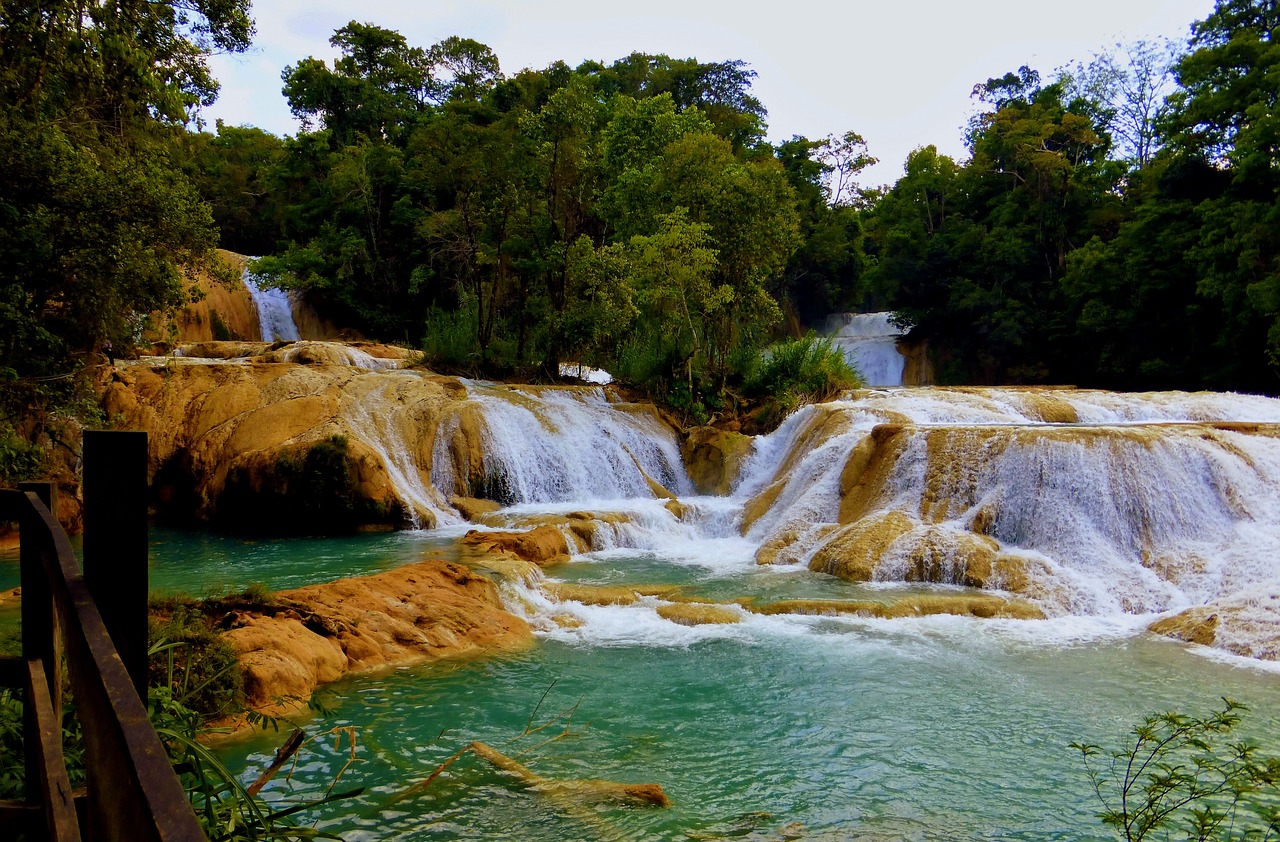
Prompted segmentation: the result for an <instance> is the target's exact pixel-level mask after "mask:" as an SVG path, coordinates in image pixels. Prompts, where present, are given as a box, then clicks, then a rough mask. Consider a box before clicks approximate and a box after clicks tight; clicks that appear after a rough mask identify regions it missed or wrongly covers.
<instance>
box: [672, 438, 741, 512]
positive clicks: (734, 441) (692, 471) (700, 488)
mask: <svg viewBox="0 0 1280 842" xmlns="http://www.w3.org/2000/svg"><path fill="white" fill-rule="evenodd" d="M751 449H752V439H751V437H750V436H744V435H743V434H742V433H737V432H726V431H724V430H720V429H717V428H715V427H694V428H693V429H692V430H690V431H689V433H688V435H686V436H685V440H684V444H683V445H681V447H680V455H681V456H682V457H684V464H685V469H686V470H687V471H688V472H689V479H691V480H693V487H694V488H695V489H696V490H697V492H698V493H699V494H716V495H719V496H721V497H723V496H725V495H726V494H728V493H729V491H730V490H731V489H732V488H733V484H734V482H735V481H736V480H737V478H738V471H739V470H740V469H741V467H742V463H743V460H744V459H745V458H746V457H747V456H749V455H750V454H751Z"/></svg>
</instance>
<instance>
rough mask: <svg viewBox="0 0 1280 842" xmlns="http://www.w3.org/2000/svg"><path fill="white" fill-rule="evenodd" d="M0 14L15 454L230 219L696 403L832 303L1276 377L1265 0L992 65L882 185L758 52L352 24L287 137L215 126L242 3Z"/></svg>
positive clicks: (961, 329) (1279, 305) (1009, 366)
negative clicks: (45, 413)
mask: <svg viewBox="0 0 1280 842" xmlns="http://www.w3.org/2000/svg"><path fill="white" fill-rule="evenodd" d="M0 27H2V31H3V36H4V37H3V39H0V96H3V101H4V103H5V106H6V107H5V108H3V109H0V219H2V220H3V224H2V225H0V398H2V399H0V406H3V407H4V418H0V433H3V436H4V440H5V441H6V444H5V447H6V448H7V450H6V452H7V453H10V457H12V458H9V457H6V458H7V462H13V463H14V464H15V465H18V464H19V463H22V464H25V462H23V461H22V458H20V457H21V454H20V453H19V451H20V450H21V448H20V446H19V444H18V439H19V438H21V436H20V435H19V432H22V431H21V430H19V428H20V427H22V423H21V419H20V418H18V415H19V414H20V413H19V411H18V410H19V409H25V408H29V407H31V406H33V405H38V404H40V403H41V402H50V403H57V401H59V400H63V401H65V400H69V399H70V397H71V393H72V391H73V390H72V388H71V386H70V385H67V384H69V383H70V382H72V381H73V380H74V375H75V373H76V372H77V371H79V370H81V368H82V367H83V366H84V365H85V364H86V363H87V362H91V361H93V360H97V359H100V357H97V356H96V355H97V354H99V353H100V352H101V351H102V350H103V349H104V348H108V349H109V348H115V349H127V348H128V347H129V346H130V345H131V344H132V343H133V342H134V341H135V339H136V338H137V337H138V335H139V331H140V328H141V327H143V326H145V322H146V320H147V319H148V317H149V316H148V314H152V313H155V312H162V311H164V310H165V309H167V308H172V307H174V306H176V305H178V304H180V303H182V302H183V301H184V300H185V297H186V295H187V293H186V291H185V290H184V288H183V284H182V281H181V279H182V277H183V272H184V271H187V270H189V269H191V268H192V267H194V266H198V265H200V264H201V263H207V261H208V260H209V257H210V254H211V249H212V248H213V246H214V245H215V243H220V244H221V245H223V246H225V247H227V248H230V249H232V250H234V251H239V252H242V253H247V254H255V255H265V257H264V259H263V260H262V261H261V263H260V266H259V269H260V270H261V271H262V272H264V273H266V274H267V275H268V276H269V277H271V278H273V279H274V280H275V282H276V283H278V284H280V285H282V286H285V287H288V288H291V289H295V290H298V291H300V292H301V293H302V294H304V295H305V296H306V297H307V298H308V299H309V301H310V302H311V303H312V304H313V305H314V306H315V307H316V308H317V309H319V310H320V311H321V312H322V314H324V315H326V316H328V317H330V318H332V319H334V320H335V321H337V322H339V323H342V324H346V325H349V326H351V327H354V328H356V329H358V330H360V331H361V332H363V333H364V334H365V335H367V336H370V337H371V338H378V339H382V340H387V341H398V342H403V343H407V344H410V345H413V346H415V347H420V348H423V349H424V350H426V351H427V353H428V356H429V358H430V360H431V362H432V364H433V365H435V366H437V367H439V368H442V369H446V370H454V371H460V372H468V373H472V374H484V375H486V376H500V377H502V376H505V377H526V378H535V379H554V378H555V377H556V376H557V374H558V366H559V364H560V363H561V362H565V361H574V362H581V363H586V364H594V365H598V366H602V367H604V368H607V369H609V370H610V371H612V372H613V373H614V374H615V375H617V376H619V377H621V378H622V379H624V380H629V381H631V382H632V383H634V384H635V385H638V386H640V387H641V388H643V389H645V390H647V391H648V392H649V393H650V394H652V395H654V396H657V397H659V398H661V399H663V400H667V401H668V402H670V403H672V404H673V405H676V406H677V407H683V408H686V409H692V410H697V412H695V414H705V413H707V412H710V411H714V410H715V409H717V408H718V407H719V406H721V405H722V404H723V403H724V402H725V401H726V400H727V399H730V398H732V397H733V396H734V395H736V394H739V393H741V392H743V391H745V390H747V384H749V383H753V382H754V383H759V382H760V378H759V376H758V372H759V370H760V366H761V364H762V361H763V360H764V357H762V354H761V351H762V349H764V348H766V347H767V346H768V345H770V344H771V343H773V342H776V341H778V340H779V339H782V338H785V337H788V336H790V337H800V336H802V335H803V334H804V333H805V331H806V330H807V329H810V328H814V327H818V328H820V327H821V324H822V321H823V319H824V317H825V316H826V314H828V313H830V312H833V311H838V310H844V309H857V310H872V309H892V310H896V311H897V312H898V313H899V314H900V317H901V319H902V320H903V322H904V324H906V325H908V326H909V327H910V328H911V333H910V337H911V339H912V340H916V341H922V342H927V343H928V347H929V349H930V353H931V354H932V355H933V357H934V358H935V361H936V362H937V370H938V372H939V376H940V378H941V380H942V381H943V382H948V383H975V384H999V383H1037V382H1038V383H1045V382H1057V383H1074V384H1078V385H1083V386H1097V387H1106V388H1116V389H1159V388H1182V389H1220V390H1222V389H1233V390H1245V391H1257V392H1264V393H1276V392H1277V391H1280V389H1278V388H1277V387H1278V385H1280V383H1278V381H1277V378H1276V374H1277V367H1276V364H1277V359H1278V356H1277V355H1280V117H1277V114H1278V113H1280V108H1277V105H1278V103H1277V101H1276V100H1277V97H1278V96H1280V93H1278V89H1277V86H1276V84H1275V79H1276V78H1277V76H1280V43H1277V35H1278V33H1280V8H1278V7H1277V3H1276V2H1275V0H1219V2H1218V3H1217V4H1216V6H1215V8H1214V10H1213V12H1212V13H1211V14H1210V15H1209V16H1208V17H1207V18H1206V19H1205V20H1203V21H1199V22H1197V23H1195V24H1194V25H1193V27H1192V35H1191V37H1190V38H1189V40H1188V41H1187V42H1186V43H1165V42H1139V43H1136V44H1128V45H1117V46H1116V47H1115V48H1112V49H1109V50H1106V51H1103V52H1102V53H1100V54H1098V55H1095V56H1093V57H1092V58H1090V59H1088V60H1085V61H1081V62H1078V63H1077V64H1075V65H1072V66H1070V67H1064V68H1057V69H1053V70H1046V71H1043V72H1041V71H1037V70H1035V69H1032V68H1030V67H1021V68H1018V69H1016V70H1013V71H1011V72H1009V73H1008V74H1006V75H1005V76H1002V77H999V78H992V79H988V80H985V81H981V82H979V84H977V85H976V86H975V88H974V107H975V113H974V114H973V115H971V117H970V119H969V122H968V125H967V132H966V141H967V145H968V157H965V158H962V159H952V158H951V157H948V156H946V155H943V154H940V153H939V152H938V151H937V148H936V147H933V146H927V145H926V146H922V147H920V148H919V149H917V150H915V151H914V152H912V153H911V155H910V156H909V157H908V159H907V161H906V162H905V165H904V169H903V175H902V177H901V178H900V179H899V180H898V181H897V182H896V183H895V184H893V185H885V186H882V187H870V186H867V185H863V184H861V183H860V179H861V175H860V174H861V172H862V170H864V169H865V167H866V166H867V165H868V164H870V163H871V162H872V161H873V160H874V159H873V158H872V157H871V155H870V152H869V150H868V149H867V146H866V144H865V143H864V142H863V140H862V138H861V137H860V136H859V135H858V134H857V133H856V132H855V131H848V132H846V133H844V134H843V135H840V136H831V137H827V138H818V139H810V138H804V137H792V138H790V139H789V140H785V141H781V142H775V143H771V142H769V141H768V140H767V138H766V128H767V127H766V122H765V120H766V116H767V114H766V110H765V107H764V105H763V104H762V103H761V102H760V101H759V100H758V99H756V97H755V96H753V94H752V92H751V86H752V80H753V78H754V77H755V72H754V71H753V70H751V69H750V67H749V66H748V65H747V64H746V63H745V62H743V61H741V60H732V59H731V60H721V61H702V60H699V59H695V58H684V59H679V58H672V57H669V56H665V55H649V54H643V53H633V54H631V55H629V56H626V57H623V58H620V59H617V60H613V61H610V62H604V61H588V62H585V63H583V64H580V65H578V66H577V67H570V66H568V65H567V64H565V63H563V62H556V63H554V64H552V65H550V66H549V67H546V68H543V69H540V70H539V69H523V70H519V71H517V72H514V73H505V72H504V71H503V70H502V68H501V66H500V63H499V59H498V57H497V56H496V55H495V54H494V53H493V52H492V51H491V50H490V49H489V48H488V47H486V46H485V45H483V44H480V43H478V42H475V41H473V40H469V39H466V38H459V37H446V38H443V39H442V40H441V41H439V42H438V43H435V44H432V45H413V44H410V43H408V41H407V40H406V39H405V38H404V37H403V36H401V35H400V34H398V33H396V32H394V31H391V30H388V29H384V28H382V27H379V26H377V25H375V24H372V23H361V22H357V21H352V22H351V23H349V24H347V25H346V26H344V27H342V28H341V29H339V30H338V31H336V32H335V33H334V34H333V37H332V39H331V42H332V44H333V45H334V46H335V47H336V48H337V49H338V50H339V52H340V56H339V57H338V58H337V59H335V60H333V61H331V62H326V61H322V60H320V59H316V58H307V57H299V59H298V60H297V61H296V62H295V63H294V64H291V65H290V66H288V67H287V68H286V69H285V71H284V73H283V78H282V92H283V95H284V96H285V97H286V99H287V101H288V103H289V106H290V108H291V109H292V110H293V112H294V114H295V115H296V116H297V117H298V119H299V121H300V124H301V126H302V128H301V130H300V131H298V132H297V133H296V134H294V135H293V136H289V137H276V136H273V135H271V134H269V133H267V132H264V131H262V130H260V129H256V128H251V127H234V126H228V125H222V124H219V125H217V126H216V127H212V130H204V129H202V128H200V126H199V124H198V123H197V122H195V119H196V117H197V116H198V113H199V109H200V107H201V106H202V105H204V104H207V103H208V102H210V101H211V100H212V98H213V97H214V95H215V94H216V91H217V83H216V80H214V79H213V78H212V77H211V76H210V74H209V71H208V67H207V64H206V57H207V56H208V54H209V53H210V51H212V50H232V51H234V50H241V49H244V48H246V47H247V46H248V45H249V44H250V41H251V37H252V22H251V19H250V17H249V8H248V0H225V2H224V0H196V2H192V3H185V2H184V3H177V2H159V3H156V2H145V3H144V2H141V0H60V1H59V2H49V1H48V0H46V2H39V3H37V2H33V1H32V0H26V1H25V2H20V1H19V0H5V2H4V3H3V6H0ZM957 116H958V117H959V116H960V115H957ZM24 429H25V428H24ZM14 454H17V455H14ZM7 462H6V463H7Z"/></svg>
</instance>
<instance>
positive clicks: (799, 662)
mask: <svg viewBox="0 0 1280 842" xmlns="http://www.w3.org/2000/svg"><path fill="white" fill-rule="evenodd" d="M455 537H456V533H455ZM455 537H450V536H449V535H442V534H431V533H416V534H415V533H398V534H390V535H372V536H360V537H357V538H351V539H315V540H266V541H252V542H246V541H243V540H239V539H235V538H231V537H227V536H219V535H214V534H209V533H200V532H178V531H172V530H164V529H155V530H153V533H152V562H151V565H152V568H151V569H152V580H153V586H154V587H155V588H156V589H157V590H161V591H185V592H189V593H197V594H199V593H214V592H222V591H228V590H234V589H239V588H243V587H244V586H245V585H247V584H249V583H252V582H262V583H264V584H267V585H268V586H270V587H273V588H280V587H290V586H297V585H301V584H306V583H308V582H313V581H324V580H327V579H332V578H335V577H337V576H340V575H354V574H361V573H370V572H376V571H378V570H383V569H388V568H391V567H394V566H397V565H400V564H403V563H407V562H410V561H416V560H418V559H420V558H422V557H424V556H425V555H428V554H430V555H434V556H443V557H450V558H457V557H458V554H457V550H456V546H455ZM742 552H746V550H744V549H743V548H742V547H739V546H736V545H735V544H734V543H733V542H732V541H729V542H727V543H725V542H722V543H721V544H718V545H715V548H714V552H713V553H709V554H708V553H705V552H704V553H703V554H702V555H699V553H698V552H690V553H687V554H686V555H685V556H684V557H682V558H679V559H673V558H671V557H664V556H663V555H662V554H661V553H655V552H637V551H624V550H614V551H610V552H606V553H601V554H597V555H595V556H589V557H586V559H585V560H584V561H581V562H576V563H574V564H571V565H566V566H562V567H561V568H559V569H555V570H552V571H551V573H552V574H553V575H554V576H555V577H556V578H558V579H561V580H565V581H573V582H578V583H584V584H618V583H622V582H635V583H641V582H643V583H649V584H657V583H675V584H680V585H682V586H683V587H684V589H685V591H686V593H689V594H696V595H701V596H704V597H706V598H708V599H730V598H734V597H741V596H745V595H755V596H756V597H757V598H759V599H760V600H762V601H770V600H774V599H782V598H810V597H825V598H863V597H867V596H876V595H880V596H885V595H892V594H893V593H895V592H893V591H889V592H886V589H885V588H884V587H867V586H854V585H849V584H847V583H844V582H841V581H838V580H836V579H833V578H831V577H826V576H819V575H814V574H810V573H808V572H807V571H797V570H795V569H787V568H783V569H778V568H760V567H756V566H755V565H753V564H745V563H740V562H741V561H742V559H738V558H736V554H739V553H742ZM699 559H701V561H699ZM10 574H12V575H13V576H14V577H15V578H16V559H10V558H2V559H0V575H10ZM15 583H16V581H15ZM0 584H3V580H0ZM952 590H954V589H952ZM556 610H558V611H566V610H567V611H569V612H570V613H574V614H576V615H577V616H578V617H579V618H580V619H581V620H582V621H583V625H582V627H581V628H576V629H560V628H557V627H554V626H552V625H550V624H547V623H545V622H544V618H542V617H541V616H540V615H539V614H538V613H537V611H534V612H533V613H532V614H531V615H530V616H531V620H532V621H533V622H535V624H541V628H542V629H543V630H542V631H541V632H540V633H539V637H540V640H539V643H538V644H537V645H536V647H535V648H534V649H532V650H530V651H528V652H526V653H523V654H520V655H517V656H510V657H502V658H494V659H488V660H481V661H467V662H461V663H446V664H434V665H424V666H419V667H414V668H402V669H395V670H389V671H386V672H382V673H377V674H370V675H362V676H357V677H352V678H348V679H346V680H344V681H342V682H339V683H337V684H334V685H330V686H329V687H327V688H325V689H324V690H323V691H322V692H321V694H320V697H321V699H322V700H323V702H324V704H325V705H326V706H328V707H330V708H331V709H332V713H331V714H330V715H329V716H326V717H319V716H314V717H309V716H304V717H303V718H302V721H303V723H304V724H305V725H306V727H307V728H308V730H309V731H310V732H312V733H323V732H329V731H331V730H333V729H342V728H351V729H353V732H354V734H355V739H356V746H357V749H356V759H355V762H354V763H352V764H351V765H350V767H349V768H347V769H346V770H345V771H343V772H342V777H341V780H340V782H339V783H338V788H339V789H344V788H346V787H349V786H363V787H365V788H366V789H365V793H364V794H363V795H362V796H361V797H359V798H358V799H355V800H351V801H344V802H341V803H339V804H336V805H332V806H331V807H329V808H326V809H325V810H324V811H322V812H321V814H320V816H319V818H318V824H319V826H320V827H322V828H324V829H327V830H332V831H335V832H339V833H342V834H343V836H344V838H346V839H349V840H374V839H378V840H383V839H397V840H414V839H432V840H434V839H494V840H496V839H521V840H534V841H535V842H538V841H539V840H547V841H548V842H550V840H579V839H581V840H594V839H620V840H633V839H634V840H684V839H730V838H733V839H741V838H745V839H821V840H837V839H850V838H857V839H868V840H988V839H992V840H994V839H1000V840H1044V841H1045V842H1047V840H1059V839H1082V840H1105V839H1109V838H1111V837H1109V836H1108V835H1107V834H1106V833H1105V832H1102V830H1101V827H1100V825H1099V824H1098V822H1097V820H1096V819H1095V818H1094V813H1095V812H1096V810H1097V807H1096V804H1095V802H1094V798H1093V795H1092V792H1091V790H1090V788H1089V783H1088V780H1087V778H1086V776H1085V774H1084V769H1083V766H1082V763H1081V761H1080V759H1079V756H1078V755H1077V754H1076V753H1075V752H1074V751H1073V750H1072V749H1071V748H1069V745H1068V744H1069V743H1070V742H1071V741H1073V740H1082V741H1086V742H1095V743H1102V744H1108V745H1114V744H1116V743H1117V741H1118V740H1119V739H1121V738H1122V737H1123V735H1124V734H1125V733H1126V732H1127V730H1128V729H1129V728H1130V727H1131V726H1132V725H1133V724H1134V723H1135V722H1136V721H1137V720H1139V719H1140V718H1141V717H1142V716H1143V715H1144V714H1146V713H1148V712H1151V711H1156V710H1166V709H1178V710H1185V711H1190V712H1207V711H1209V710H1210V709H1212V708H1213V707H1214V706H1215V705H1216V704H1217V703H1218V698H1219V697H1220V696H1223V695H1226V696H1230V697H1233V698H1235V699H1238V700H1240V701H1244V702H1246V703H1248V704H1250V705H1251V706H1252V708H1253V710H1252V712H1251V713H1250V714H1249V716H1248V719H1247V720H1246V726H1247V728H1248V729H1249V731H1250V733H1252V734H1254V735H1256V736H1257V737H1259V738H1260V739H1261V740H1262V741H1263V742H1264V743H1265V744H1266V745H1267V746H1268V747H1270V748H1272V750H1273V751H1274V750H1276V749H1275V748H1274V747H1276V746H1280V674H1277V673H1276V672H1273V671H1268V670H1266V669H1264V668H1262V667H1260V666H1257V665H1254V664H1251V663H1250V662H1245V661H1240V660H1223V659H1211V658H1209V657H1205V656H1204V655H1203V654H1199V653H1198V652H1197V651H1196V650H1194V649H1193V648H1191V647H1186V646H1183V645H1181V644H1177V643H1173V642H1170V641H1166V640H1162V639H1157V638H1155V637H1152V636H1149V635H1146V634H1145V633H1141V632H1140V631H1138V630H1137V629H1138V627H1139V626H1140V625H1141V621H1133V622H1128V621H1119V620H1115V619H1096V618H1095V619H1085V618H1063V619H1060V620H1053V621H1047V622H1032V623H1025V622H1023V623H1019V622H1014V621H979V620H971V619H962V618H953V617H935V618H928V619H923V620H911V621H877V620H864V619H853V618H843V619H838V618H822V617H758V616H753V615H744V617H743V622H742V623H740V624H738V625H727V626H702V627H697V628H688V627H684V626H678V625H675V624H673V623H670V622H667V621H665V620H662V619H661V618H659V617H657V615H656V613H655V612H654V611H653V605H652V604H651V603H642V604H639V605H634V606H624V607H616V606H615V607H606V608H600V607H588V606H579V605H576V604H564V605H557V606H556ZM542 725H545V726H546V727H545V728H542V729H541V730H538V731H536V732H535V733H532V734H526V735H525V736H521V735H522V733H523V732H525V731H527V730H529V729H531V728H537V727H538V726H542ZM472 740H482V741H484V742H487V743H489V744H490V745H493V746H495V747H498V748H499V749H500V750H502V751H504V752H506V753H507V754H509V755H512V756H517V757H519V759H520V761H521V762H522V763H524V764H525V765H526V766H528V767H529V768H531V769H532V770H533V771H534V772H536V773H537V774H539V775H541V776H543V777H545V778H548V779H551V780H556V781H570V780H575V779H590V778H600V779H608V780H615V781H624V782H634V783H647V782H652V783H658V784H661V785H662V787H663V788H664V789H665V791H666V792H667V794H668V795H669V797H670V798H671V800H672V802H673V803H672V806H671V807H670V808H668V809H665V810H663V809H657V808H636V807H631V808H623V807H616V806H601V805H598V804H597V805H592V804H588V803H584V802H580V801H577V800H572V799H568V800H566V799H559V800H558V799H555V798H550V797H548V796H546V795H543V794H540V793H538V792H536V791H533V790H530V789H527V788H523V787H522V786H520V785H519V784H518V783H517V782H516V781H515V780H514V779H513V778H510V777H508V776H506V775H504V774H502V773H500V772H497V771H495V770H494V769H492V768H491V767H489V766H488V765H487V764H486V763H485V762H483V761H481V760H480V759H478V758H476V757H474V756H471V755H467V756H464V757H463V758H462V759H460V760H458V761H457V762H456V763H454V764H453V765H452V766H451V767H450V768H449V769H448V770H447V771H445V772H444V773H443V774H442V775H441V776H440V777H439V778H437V779H436V780H435V781H434V782H433V783H432V785H431V786H430V787H429V788H427V789H426V790H425V791H423V792H420V793H418V794H410V795H409V796H408V797H404V798H399V799H398V798H397V796H400V795H402V794H404V793H405V792H406V790H409V789H410V788H411V787H412V786H413V785H414V784H415V783H418V782H421V781H422V780H424V779H425V778H426V777H427V776H428V775H430V774H431V772H432V771H433V770H434V769H435V768H436V767H437V766H438V765H439V764H440V763H442V762H443V761H445V760H446V759H447V758H448V757H449V756H450V755H452V754H453V753H454V752H456V751H457V750H458V749H460V748H462V747H463V746H465V745H467V744H468V743H469V742H470V741H472ZM282 741H283V736H282V735H279V734H275V733H270V732H269V733H266V734H262V733H258V734H251V735H242V736H240V737H237V738H235V739H233V740H232V741H229V742H227V743H225V744H223V745H221V746H220V747H219V751H220V752H221V754H222V755H223V757H224V758H225V759H226V761H227V762H228V764H229V765H230V766H231V767H232V768H234V769H241V770H243V778H244V780H245V781H246V782H247V781H250V780H252V779H253V778H255V777H256V776H257V774H258V772H259V771H260V770H261V769H262V768H263V767H265V766H266V764H267V763H268V762H269V761H270V758H271V756H272V754H273V752H274V749H275V747H276V746H277V745H278V744H279V743H280V742H282ZM349 759H350V749H349V744H348V742H347V738H346V737H343V738H342V740H341V745H340V747H335V742H334V736H333V735H332V734H331V735H329V736H325V737H323V738H322V739H319V740H317V741H315V742H312V743H310V744H309V746H308V748H307V750H305V751H304V753H303V755H302V757H301V759H300V760H299V763H298V765H297V767H296V769H294V771H293V774H292V775H291V776H290V777H288V778H287V779H286V777H285V776H284V775H281V776H280V778H278V779H277V780H276V781H273V782H272V783H271V784H270V785H269V786H268V787H267V789H266V790H265V794H266V796H267V797H268V798H271V799H276V800H289V799H293V798H295V797H298V796H300V795H303V794H307V793H316V792H320V791H322V790H323V789H324V788H326V787H327V786H329V785H330V783H332V781H333V778H334V776H335V775H336V774H338V772H339V770H341V769H342V768H343V766H344V765H345V764H346V763H347V761H348V760H349Z"/></svg>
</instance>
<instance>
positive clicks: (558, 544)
mask: <svg viewBox="0 0 1280 842" xmlns="http://www.w3.org/2000/svg"><path fill="white" fill-rule="evenodd" d="M462 544H463V546H465V547H473V548H475V549H477V550H479V551H481V552H486V553H494V554H497V555H509V556H511V557H512V558H517V559H520V560H521V561H531V562H533V563H534V564H536V565H538V566H539V567H545V566H548V565H552V564H560V563H562V562H566V561H568V560H569V558H570V552H569V540H568V539H567V538H566V537H565V534H564V533H563V532H561V531H560V530H559V529H557V528H556V527H554V526H539V527H537V528H535V529H530V530H529V531H528V532H481V531H479V530H475V529H473V530H471V531H470V532H468V533H467V534H466V536H465V537H464V538H463V539H462Z"/></svg>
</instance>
